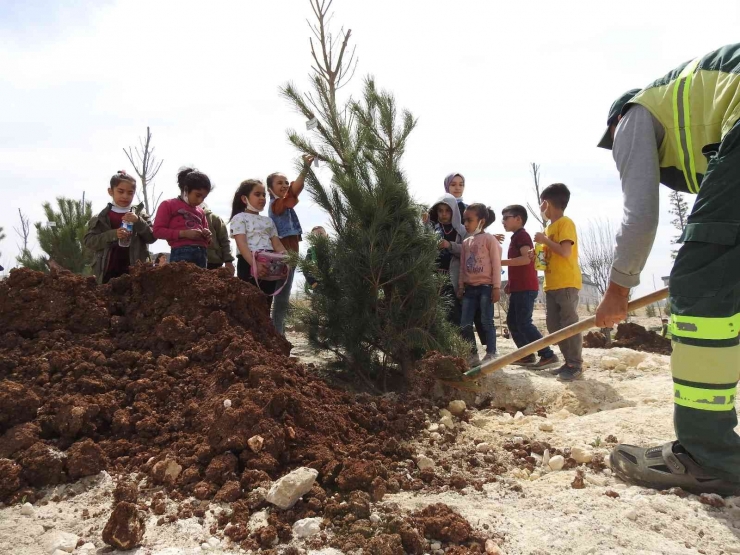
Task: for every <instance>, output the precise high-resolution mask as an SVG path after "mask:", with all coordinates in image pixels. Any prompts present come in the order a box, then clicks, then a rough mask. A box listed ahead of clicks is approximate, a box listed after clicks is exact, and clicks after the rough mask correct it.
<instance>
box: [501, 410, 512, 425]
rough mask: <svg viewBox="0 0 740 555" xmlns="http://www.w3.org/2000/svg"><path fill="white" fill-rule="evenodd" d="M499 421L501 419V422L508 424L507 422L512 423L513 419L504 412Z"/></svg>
mask: <svg viewBox="0 0 740 555" xmlns="http://www.w3.org/2000/svg"><path fill="white" fill-rule="evenodd" d="M501 419H502V420H503V421H504V422H507V423H508V422H513V421H514V417H513V416H511V415H510V414H509V413H508V412H505V413H504V414H503V415H501Z"/></svg>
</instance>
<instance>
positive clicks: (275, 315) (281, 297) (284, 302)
mask: <svg viewBox="0 0 740 555" xmlns="http://www.w3.org/2000/svg"><path fill="white" fill-rule="evenodd" d="M294 275H295V268H291V269H290V272H289V273H288V277H287V278H285V286H284V287H283V290H282V291H280V293H278V294H277V295H275V300H274V301H273V303H272V324H273V325H274V326H275V331H277V332H278V333H279V334H280V335H283V336H284V335H285V317H286V316H287V314H288V309H289V308H290V290H291V289H292V288H293V276H294ZM276 283H277V284H278V285H277V286H278V287H280V286H281V285H283V282H282V281H278V282H276Z"/></svg>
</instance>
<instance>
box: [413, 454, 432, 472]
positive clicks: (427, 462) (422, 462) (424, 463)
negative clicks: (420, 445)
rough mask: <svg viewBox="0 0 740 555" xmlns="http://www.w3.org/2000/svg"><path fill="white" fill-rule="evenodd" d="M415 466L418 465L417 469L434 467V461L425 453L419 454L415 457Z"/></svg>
mask: <svg viewBox="0 0 740 555" xmlns="http://www.w3.org/2000/svg"><path fill="white" fill-rule="evenodd" d="M416 466H418V467H419V470H426V469H427V468H434V461H433V460H432V459H430V458H429V457H427V456H425V455H419V456H418V458H417V459H416Z"/></svg>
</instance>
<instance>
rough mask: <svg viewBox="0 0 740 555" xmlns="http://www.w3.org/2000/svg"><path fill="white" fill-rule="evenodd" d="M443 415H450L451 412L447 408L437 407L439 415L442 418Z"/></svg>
mask: <svg viewBox="0 0 740 555" xmlns="http://www.w3.org/2000/svg"><path fill="white" fill-rule="evenodd" d="M445 416H452V413H451V412H450V411H448V410H447V409H439V417H440V418H444V417H445Z"/></svg>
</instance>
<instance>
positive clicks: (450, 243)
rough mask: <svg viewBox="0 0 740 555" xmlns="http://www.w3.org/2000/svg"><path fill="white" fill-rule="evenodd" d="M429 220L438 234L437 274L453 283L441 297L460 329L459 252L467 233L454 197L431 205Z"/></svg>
mask: <svg viewBox="0 0 740 555" xmlns="http://www.w3.org/2000/svg"><path fill="white" fill-rule="evenodd" d="M429 221H430V222H431V224H432V227H433V229H434V231H436V232H437V234H438V235H439V243H438V245H437V246H438V248H439V255H438V256H437V271H438V272H441V273H444V274H449V276H450V283H448V284H446V285H445V286H444V287H443V288H442V291H441V294H442V296H443V297H447V298H449V300H450V303H451V306H450V311H449V313H448V315H447V319H448V320H449V321H450V322H452V323H453V324H455V325H456V326H459V325H460V312H461V309H460V301H458V299H457V287H458V281H459V278H460V251H461V249H462V242H463V239H464V238H465V235H467V233H466V231H465V227H464V226H463V225H462V217H461V216H460V211H459V209H458V203H457V201H456V200H455V197H454V196H452V195H450V194H446V195H442V197H440V199H439V200H438V201H437V202H435V203H434V204H433V205H432V209H431V210H430V211H429ZM484 337H485V335H484Z"/></svg>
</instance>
